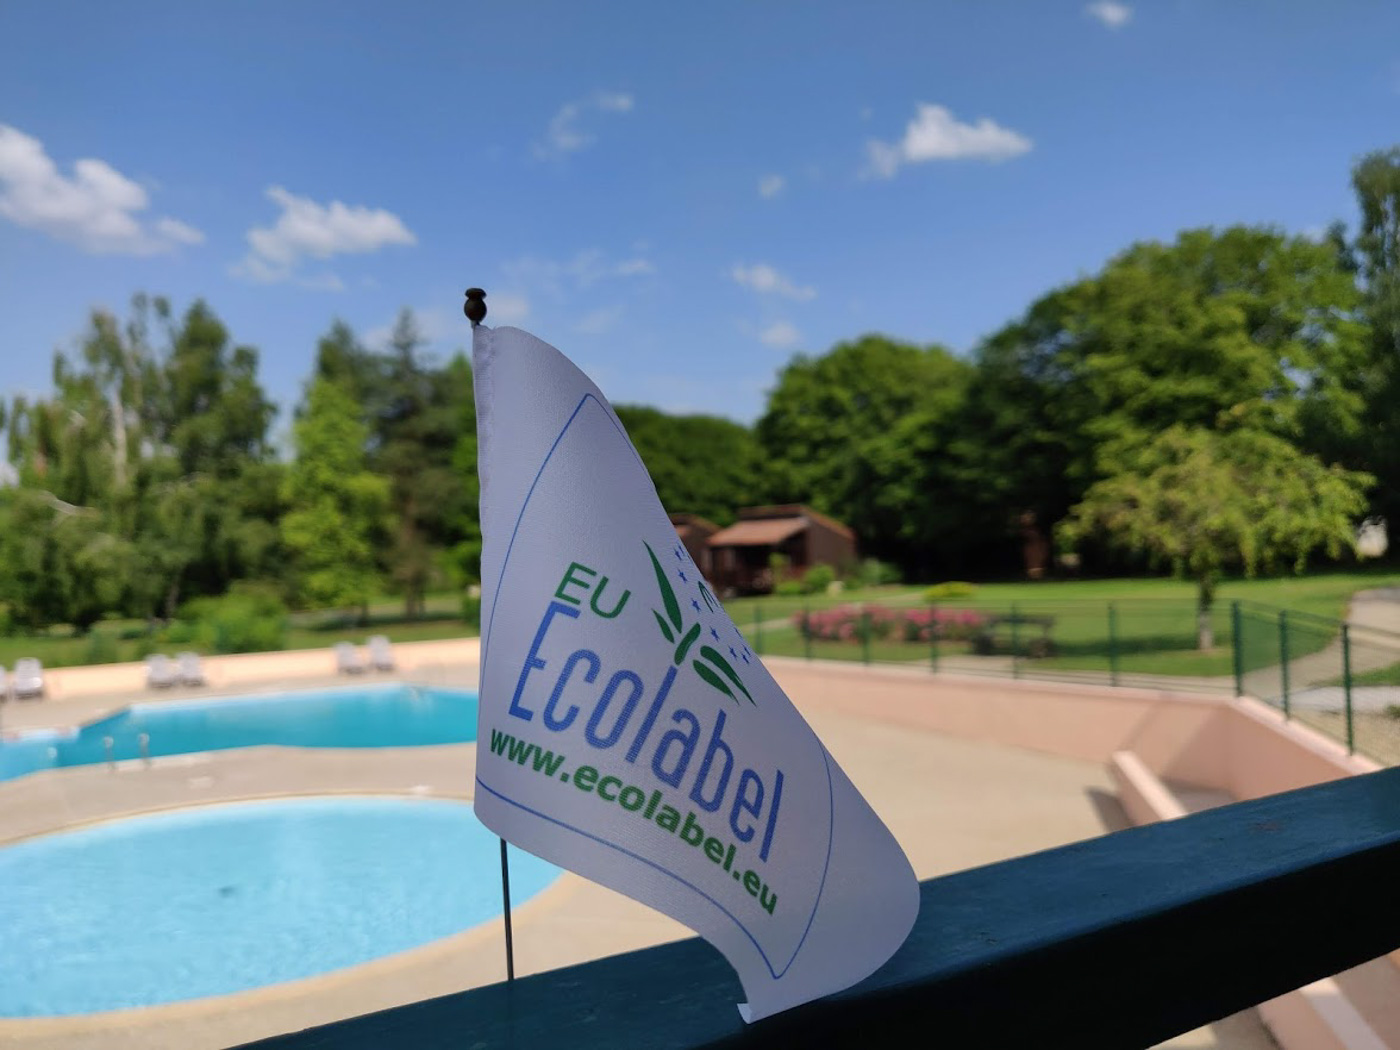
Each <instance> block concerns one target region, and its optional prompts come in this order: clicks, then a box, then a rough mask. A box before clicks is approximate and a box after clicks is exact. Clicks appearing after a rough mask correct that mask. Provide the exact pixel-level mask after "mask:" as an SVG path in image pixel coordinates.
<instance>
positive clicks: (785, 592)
mask: <svg viewBox="0 0 1400 1050" xmlns="http://www.w3.org/2000/svg"><path fill="white" fill-rule="evenodd" d="M773 593H774V594H776V595H778V596H779V597H781V598H795V597H797V596H798V595H801V594H806V593H807V589H806V588H805V587H804V586H803V585H802V581H801V580H799V579H797V578H796V577H793V576H788V577H784V578H783V579H781V580H779V581H778V582H777V583H775V584H773Z"/></svg>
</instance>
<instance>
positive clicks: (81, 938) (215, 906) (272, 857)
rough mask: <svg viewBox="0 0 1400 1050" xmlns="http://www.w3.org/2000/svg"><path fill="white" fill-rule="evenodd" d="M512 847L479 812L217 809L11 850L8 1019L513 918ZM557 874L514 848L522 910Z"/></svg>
mask: <svg viewBox="0 0 1400 1050" xmlns="http://www.w3.org/2000/svg"><path fill="white" fill-rule="evenodd" d="M499 872H500V846H499V840H498V839H497V838H496V837H495V836H494V835H493V834H491V832H489V831H488V830H487V829H486V828H485V827H484V826H482V825H481V824H480V823H479V822H478V821H477V819H476V817H475V816H473V815H472V812H471V806H470V805H469V804H468V803H465V802H450V801H444V800H437V799H392V798H357V797H350V798H317V799H289V800H278V801H271V802H252V803H236V804H231V805H222V806H204V807H198V808H195V809H185V810H179V811H176V812H171V813H161V814H156V815H152V816H146V817H136V818H131V819H127V820H121V821H115V822H112V823H108V824H100V825H96V826H94V827H90V828H85V829H82V830H78V831H72V832H64V833H60V834H55V835H46V836H43V837H41V838H36V839H30V840H27V841H25V842H21V843H18V844H16V845H14V846H10V847H8V848H5V849H0V1017H37V1016H45V1015H55V1014H80V1013H92V1012H96V1011H101V1010H114V1009H120V1008H123V1007H130V1006H150V1005H155V1004H158V1003H168V1002H174V1001H177V1000H182V999H193V998H198V997H201V996H209V995H224V994H227V993H230V992H237V991H243V990H246V989H249V988H256V987H260V986H262V985H267V984H274V983H278V982H281V981H289V980H293V979H295V978H298V977H308V976H311V975H312V974H318V973H324V972H326V971H329V970H335V969H339V968H341V967H345V966H352V965H354V964H356V963H362V962H366V961H368V960H370V959H374V958H378V957H380V956H383V955H388V954H390V953H393V952H399V951H404V950H406V949H409V948H414V947H417V946H419V945H423V944H426V943H428V942H429V941H433V940H437V939H438V938H441V937H446V936H449V935H451V934H454V933H457V932H459V931H461V930H465V929H469V928H470V927H472V926H475V925H477V924H479V923H482V922H485V921H487V920H488V919H491V918H493V917H495V916H497V915H499V914H500V911H501V897H500V892H501V890H500V877H499ZM558 874H559V869H557V868H555V867H553V866H552V865H550V864H546V863H545V862H544V861H542V860H539V859H538V858H536V857H533V856H531V855H530V854H528V853H523V852H520V851H518V850H516V849H515V848H514V847H511V869H510V885H511V897H512V901H513V902H514V903H519V902H521V901H524V900H527V899H528V898H530V897H531V896H533V895H534V894H536V893H538V892H540V891H541V890H543V889H544V888H545V887H546V886H548V885H549V884H550V883H551V882H552V881H553V880H554V879H555V878H556V877H557V876H558Z"/></svg>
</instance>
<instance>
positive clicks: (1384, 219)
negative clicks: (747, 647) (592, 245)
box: [0, 148, 1400, 630]
mask: <svg viewBox="0 0 1400 1050" xmlns="http://www.w3.org/2000/svg"><path fill="white" fill-rule="evenodd" d="M1352 184H1353V187H1354V190H1355V192H1356V195H1357V200H1358V203H1359V211H1360V216H1361V219H1360V223H1359V224H1358V226H1357V227H1356V229H1355V230H1347V229H1345V228H1344V227H1342V226H1340V225H1337V226H1335V227H1333V228H1332V229H1331V230H1330V231H1329V232H1328V233H1327V234H1326V236H1323V237H1307V236H1297V235H1292V234H1289V233H1287V232H1285V231H1283V230H1280V229H1277V228H1272V227H1255V226H1235V227H1229V228H1224V229H1195V230H1187V231H1184V232H1182V233H1181V234H1179V235H1178V236H1177V237H1176V238H1175V239H1174V240H1173V241H1171V242H1170V243H1160V242H1144V243H1138V244H1134V245H1131V246H1129V247H1128V248H1127V249H1126V250H1124V251H1123V252H1121V253H1120V254H1118V255H1116V256H1115V257H1113V258H1112V259H1110V260H1109V261H1108V262H1107V263H1106V264H1105V265H1104V266H1103V268H1102V269H1101V270H1100V271H1099V272H1098V273H1096V274H1093V275H1090V276H1086V277H1082V278H1080V279H1078V280H1075V281H1073V282H1072V283H1070V284H1067V285H1065V286H1063V287H1060V288H1056V289H1053V290H1051V291H1050V292H1048V293H1047V294H1046V295H1044V296H1042V297H1041V298H1039V299H1037V300H1036V301H1035V302H1033V303H1031V304H1030V305H1029V306H1028V307H1027V308H1026V310H1025V311H1024V313H1022V314H1021V315H1020V316H1019V317H1017V318H1015V319H1014V320H1013V321H1011V322H1010V323H1009V324H1007V325H1005V326H1004V327H1002V328H1001V329H1000V330H998V331H996V332H994V333H992V334H991V335H990V336H988V337H987V338H985V339H984V340H982V341H981V343H980V344H979V345H978V346H976V347H975V348H974V349H973V350H972V351H971V352H970V353H969V354H967V355H965V356H959V355H956V354H954V353H952V352H951V351H949V350H948V349H947V348H945V347H941V346H938V345H927V346H920V345H913V344H910V343H906V342H901V341H899V340H896V339H893V338H889V337H887V336H883V335H866V336H863V337H860V338H857V339H854V340H851V341H848V342H843V343H840V344H838V345H837V346H835V347H833V348H832V349H831V350H829V351H828V352H826V353H823V354H820V355H798V356H796V357H794V358H793V359H792V360H791V361H790V362H788V364H787V365H786V366H785V367H784V368H782V369H781V371H780V372H779V374H778V376H777V378H776V381H775V383H774V386H773V388H772V390H771V391H770V392H769V394H768V397H767V403H766V406H765V409H764V411H763V413H762V415H761V416H760V418H759V419H758V420H757V421H756V423H755V424H754V425H753V426H745V425H742V424H740V423H736V422H733V421H731V420H726V419H721V418H717V417H712V416H704V415H686V416H678V415H671V414H667V413H664V412H661V411H659V410H657V409H654V408H648V407H642V406H626V405H623V406H619V407H618V414H619V416H620V417H621V419H622V420H623V422H624V424H625V425H626V426H627V428H628V431H629V433H630V434H631V436H632V438H633V440H634V442H635V444H636V445H637V447H638V450H639V451H640V452H641V454H642V457H643V459H644V460H645V461H646V463H647V466H648V468H649V469H650V471H651V474H652V477H653V479H654V481H655V482H656V486H657V491H658V493H659V495H660V496H661V499H662V502H663V503H664V504H665V506H666V507H667V509H668V510H671V511H675V512H690V513H695V514H700V515H702V516H704V517H707V518H709V519H711V520H713V521H715V522H716V523H718V524H721V525H722V524H725V523H727V522H729V521H731V520H733V516H734V512H735V511H736V510H737V509H738V508H739V507H742V506H745V505H750V504H756V503H769V502H802V503H807V504H810V505H812V506H813V507H815V508H816V509H818V510H820V511H822V512H825V513H827V514H830V515H832V516H834V517H836V518H839V519H841V520H844V521H846V522H847V523H849V524H850V525H851V526H852V527H853V528H854V529H855V530H856V532H857V534H858V536H859V537H860V541H861V547H862V551H863V553H864V554H867V555H871V556H875V557H878V558H880V559H882V560H885V561H888V562H892V563H894V564H896V565H898V566H899V567H900V568H901V569H902V570H903V571H904V572H905V573H906V574H907V575H909V576H911V577H916V578H925V579H927V578H934V577H940V576H950V575H958V576H967V575H973V574H980V575H988V574H997V573H1000V574H1009V573H1013V572H1015V571H1016V570H1017V569H1018V567H1019V565H1020V554H1019V548H1020V545H1021V543H1022V541H1023V538H1024V537H1025V535H1026V534H1027V532H1028V530H1029V531H1034V532H1038V533H1040V534H1041V535H1042V536H1044V537H1046V538H1047V539H1051V538H1053V539H1054V540H1056V541H1057V542H1058V543H1059V545H1060V547H1061V548H1062V549H1063V550H1066V551H1068V550H1071V549H1073V550H1075V551H1077V552H1078V553H1079V554H1080V555H1081V556H1082V558H1083V559H1084V560H1085V563H1086V564H1087V566H1088V567H1089V568H1104V569H1106V568H1110V567H1112V568H1115V569H1125V568H1126V569H1130V570H1145V569H1148V568H1153V567H1172V568H1175V569H1177V570H1179V571H1182V572H1185V573H1187V574H1189V575H1190V576H1192V577H1193V578H1195V579H1196V580H1197V581H1198V582H1199V584H1200V593H1201V596H1202V607H1203V609H1204V608H1207V607H1208V605H1209V600H1210V595H1211V593H1212V592H1213V586H1214V581H1215V580H1216V579H1217V578H1218V577H1219V575H1220V574H1221V573H1223V572H1227V571H1233V570H1238V569H1243V570H1244V571H1247V572H1253V571H1255V570H1256V569H1261V570H1267V569H1272V568H1276V567H1279V568H1295V569H1296V568H1300V567H1301V566H1302V565H1303V564H1304V563H1305V562H1306V560H1307V559H1308V558H1309V557H1310V556H1311V555H1313V554H1315V553H1317V552H1321V553H1322V554H1323V555H1324V556H1333V557H1335V556H1338V555H1340V554H1341V553H1342V552H1344V551H1345V549H1346V548H1347V547H1348V545H1349V544H1350V542H1351V537H1352V536H1353V535H1354V529H1355V526H1356V524H1357V522H1358V521H1359V520H1360V519H1361V518H1362V517H1363V516H1365V515H1367V514H1372V515H1379V516H1384V517H1387V518H1388V519H1389V520H1390V521H1391V522H1392V523H1394V522H1400V148H1397V149H1392V150H1388V151H1384V152H1379V153H1375V154H1372V155H1369V156H1367V157H1365V158H1363V159H1362V160H1361V161H1360V162H1359V163H1358V164H1357V165H1356V166H1355V168H1354V170H1353V178H1352ZM423 347H424V340H423V338H422V336H421V334H420V332H419V330H418V328H417V325H416V323H415V321H414V318H413V316H412V315H411V314H410V313H409V312H407V311H405V312H403V313H401V315H400V317H399V319H398V322H397V324H396V325H395V327H394V330H393V333H392V336H391V338H390V340H389V342H388V344H387V346H386V347H385V348H384V349H382V350H373V349H370V348H367V347H366V346H364V345H363V344H362V343H361V342H360V340H359V339H358V337H357V336H356V334H355V332H354V331H353V330H352V329H351V328H349V327H348V326H347V325H345V324H343V323H341V322H335V323H333V324H332V325H331V327H330V328H329V330H328V331H327V333H326V335H325V336H324V337H323V338H322V339H321V340H320V342H319V344H318V346H317V348H316V356H315V364H314V368H313V370H312V373H311V375H310V376H309V377H308V379H307V381H306V383H305V387H304V390H303V392H302V396H301V398H300V400H299V403H298V404H297V405H296V406H294V407H293V408H292V411H291V426H290V434H291V443H290V447H289V448H286V449H280V450H279V449H277V448H275V447H274V444H273V442H272V440H271V438H270V433H271V427H272V424H273V421H274V419H275V417H276V414H277V409H276V406H274V405H273V404H272V403H271V401H270V400H269V399H268V397H267V396H266V394H265V392H264V391H263V389H262V387H261V386H260V384H259V380H258V352H257V350H256V349H255V348H252V347H249V346H245V345H241V344H238V343H236V342H235V341H234V340H233V339H232V337H231V335H230V333H229V331H228V329H227V328H226V327H225V325H224V323H223V322H222V321H221V320H220V319H219V317H218V316H217V315H216V314H215V313H214V311H213V310H212V309H211V308H210V306H209V305H207V304H206V303H204V302H195V303H194V304H193V305H191V306H189V307H188V308H187V309H186V310H185V311H184V313H183V314H180V315H178V316H177V315H176V313H175V312H174V311H172V309H171V306H170V304H169V303H167V302H166V301H165V300H163V299H159V298H154V299H148V298H146V297H144V296H138V297H137V298H136V299H135V300H134V301H133V303H132V306H131V309H130V311H129V313H128V316H127V317H126V318H125V319H124V320H123V319H118V318H117V317H114V316H112V315H111V314H109V313H106V312H102V311H97V312H94V313H93V315H92V317H91V319H90V322H89V325H88V329H87V331H86V332H85V334H84V336H83V337H82V339H81V340H80V342H79V346H78V348H77V350H76V351H75V352H74V353H72V354H63V353H60V354H57V355H56V356H55V358H54V370H53V389H52V392H51V393H50V394H49V395H48V396H46V397H42V398H38V399H26V398H14V399H12V400H11V401H10V402H8V403H7V404H3V405H0V426H3V428H4V432H5V434H6V438H7V452H8V458H9V462H10V466H11V469H12V473H13V478H12V479H11V482H10V483H9V484H6V485H4V486H3V487H0V620H2V621H5V622H8V623H9V624H10V625H12V627H14V628H15V629H36V628H42V627H45V626H47V625H50V624H56V623H67V624H72V625H73V626H74V627H76V628H77V629H79V630H83V629H86V628H88V627H90V626H91V625H92V624H94V623H96V622H97V621H98V620H100V619H101V618H103V617H104V616H124V617H135V618H146V619H152V620H156V619H166V618H169V617H171V616H173V615H174V614H175V613H176V611H177V610H178V609H179V608H181V606H182V605H184V604H185V603H188V602H190V601H192V600H196V599H201V598H209V597H214V596H219V595H224V594H226V593H228V592H229V591H230V590H236V589H239V588H243V589H249V588H255V589H261V590H263V591H267V592H275V593H276V594H277V596H278V597H279V598H280V599H281V600H283V601H285V602H287V603H288V604H290V605H292V606H294V607H305V608H318V607H320V608H342V609H351V610H354V609H358V610H363V609H364V608H365V607H366V605H367V604H368V602H369V601H370V599H371V598H372V597H373V596H375V595H377V594H381V593H384V592H385V591H390V592H392V593H395V594H398V595H400V596H401V597H402V600H403V603H404V612H405V614H406V615H407V616H409V617H413V616H415V615H419V614H421V613H422V611H423V608H424V596H425V594H427V593H428V592H429V591H430V590H433V589H437V588H439V587H446V586H452V587H458V588H461V587H464V586H466V585H467V584H469V583H470V582H472V581H474V580H475V578H476V574H477V572H478V571H479V557H480V528H479V522H478V520H477V506H476V501H477V487H476V469H475V468H476V430H475V408H474V403H473V398H472V389H471V368H470V364H469V362H468V360H467V359H466V357H465V356H464V355H462V354H460V353H459V354H457V355H455V356H454V357H452V358H451V359H450V360H448V361H446V362H439V361H435V360H432V359H431V358H429V357H428V356H426V355H425V354H424V352H423Z"/></svg>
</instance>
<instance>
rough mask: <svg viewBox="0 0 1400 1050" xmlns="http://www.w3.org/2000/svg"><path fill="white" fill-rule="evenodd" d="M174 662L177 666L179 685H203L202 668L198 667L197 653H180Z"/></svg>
mask: <svg viewBox="0 0 1400 1050" xmlns="http://www.w3.org/2000/svg"><path fill="white" fill-rule="evenodd" d="M175 660H176V663H177V664H178V665H179V674H180V684H181V685H203V684H204V668H203V667H202V666H200V663H199V654H198V653H180V654H179V655H178V656H176V657H175Z"/></svg>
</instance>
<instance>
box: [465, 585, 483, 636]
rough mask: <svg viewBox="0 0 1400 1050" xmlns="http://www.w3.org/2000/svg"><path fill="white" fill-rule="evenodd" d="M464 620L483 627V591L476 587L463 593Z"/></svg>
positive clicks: (469, 624)
mask: <svg viewBox="0 0 1400 1050" xmlns="http://www.w3.org/2000/svg"><path fill="white" fill-rule="evenodd" d="M462 622H463V623H465V624H466V625H467V626H468V627H475V628H477V629H478V630H480V629H481V593H480V591H478V590H476V588H473V589H472V590H469V591H467V592H466V593H465V594H463V595H462Z"/></svg>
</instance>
